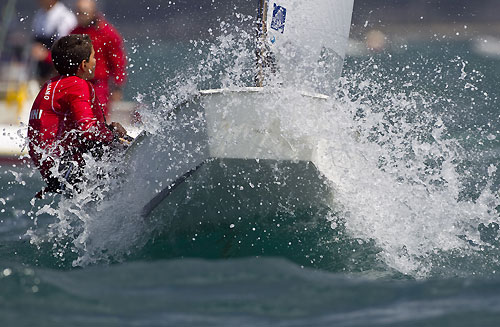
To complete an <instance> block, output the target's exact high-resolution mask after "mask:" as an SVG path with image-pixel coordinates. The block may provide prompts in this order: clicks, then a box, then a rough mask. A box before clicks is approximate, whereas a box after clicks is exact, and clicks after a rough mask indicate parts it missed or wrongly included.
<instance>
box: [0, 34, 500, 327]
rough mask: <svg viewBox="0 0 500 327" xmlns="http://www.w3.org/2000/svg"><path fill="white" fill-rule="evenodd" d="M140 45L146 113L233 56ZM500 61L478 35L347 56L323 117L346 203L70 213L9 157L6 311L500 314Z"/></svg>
mask: <svg viewBox="0 0 500 327" xmlns="http://www.w3.org/2000/svg"><path fill="white" fill-rule="evenodd" d="M235 42H236V41H235ZM128 46H129V55H130V57H131V65H132V66H131V67H129V72H130V82H129V85H128V89H127V92H128V97H129V98H130V99H134V101H138V102H140V103H141V104H142V105H143V106H144V108H143V110H144V117H145V119H146V121H147V119H149V117H155V115H161V113H162V112H163V111H162V110H163V107H165V106H167V107H168V106H169V105H171V104H172V103H176V102H178V101H181V100H182V95H183V94H184V93H185V92H187V91H185V89H189V87H191V86H193V85H194V86H196V88H208V87H210V88H214V87H220V86H221V85H224V83H227V82H225V80H224V76H225V74H226V75H227V72H228V71H229V72H234V70H232V69H233V67H234V60H233V59H234V58H233V59H232V58H226V57H224V58H226V59H227V60H226V61H222V64H220V66H217V67H212V68H211V70H208V71H207V70H206V67H200V61H201V60H204V59H203V58H204V56H205V54H206V53H210V51H211V50H210V45H193V44H192V43H191V44H180V45H179V44H156V45H154V46H152V47H151V46H147V45H144V44H143V43H142V44H132V43H131V44H128ZM236 48H237V47H236ZM198 50H199V51H198ZM228 57H230V56H229V55H228ZM219 72H222V73H220V74H219ZM499 72H500V59H497V58H495V57H494V56H492V55H490V56H485V55H483V54H481V53H478V52H477V51H476V48H475V43H473V42H444V41H432V42H421V43H410V44H404V45H394V46H392V48H389V49H388V50H387V51H385V52H382V53H367V54H364V55H358V56H354V55H353V56H348V57H347V58H346V62H345V67H344V73H343V77H342V78H341V81H340V82H339V86H338V90H337V96H336V97H335V100H334V101H335V103H336V106H338V107H339V109H338V112H337V114H335V115H333V114H332V121H331V122H329V124H331V126H332V129H331V135H330V134H328V133H329V132H328V131H329V129H325V132H324V133H326V134H328V135H326V137H327V139H328V140H330V142H331V144H330V147H328V149H329V150H328V151H327V154H328V155H329V156H330V157H328V156H327V158H331V160H332V162H333V161H335V160H340V159H339V158H343V157H344V156H345V157H348V158H350V160H346V161H345V162H343V163H344V166H343V167H342V169H343V170H342V176H340V177H336V175H335V174H333V172H332V171H330V170H329V169H328V167H329V166H328V165H325V167H326V168H325V175H326V176H327V177H328V178H330V179H332V181H333V182H334V185H336V187H337V195H338V197H337V201H336V203H335V205H333V206H332V208H330V210H326V209H325V211H314V212H287V211H283V212H279V213H277V214H276V215H275V216H273V217H267V216H266V217H264V216H259V215H258V214H255V213H252V212H248V213H247V216H248V217H250V218H248V217H246V220H245V224H240V225H238V226H237V227H236V228H232V229H230V230H229V229H228V228H227V226H222V225H221V224H219V223H216V222H211V221H204V222H203V224H202V225H201V226H200V227H197V228H195V229H193V228H191V227H189V228H182V227H178V228H176V226H182V224H176V221H169V224H164V223H161V222H160V223H155V222H149V223H146V225H147V226H144V224H142V222H141V223H140V224H138V223H137V222H136V221H134V220H131V219H129V217H127V216H126V215H124V216H119V217H118V216H115V215H100V214H99V212H94V214H93V216H91V217H87V216H85V217H84V218H82V216H79V213H78V212H76V213H74V214H75V217H76V218H74V219H73V220H71V219H70V220H66V221H61V220H58V218H57V217H58V212H57V211H55V214H54V212H52V211H50V210H51V209H50V208H56V207H57V201H58V200H57V199H54V200H52V199H48V200H45V202H43V203H34V206H33V204H32V203H30V200H31V199H32V197H33V195H34V194H35V193H36V192H37V191H38V190H40V188H41V187H42V182H41V180H40V177H39V175H38V173H37V172H35V171H34V169H33V167H29V166H27V165H26V164H19V163H18V164H15V165H12V163H2V166H1V168H0V208H1V212H0V325H2V326H34V325H36V326H271V325H272V326H497V325H498V321H499V320H500V296H499V289H500V278H499V277H498V276H497V275H498V271H499V269H500V263H499V260H498V258H499V255H500V252H499V246H500V242H499V235H498V230H499V228H498V226H499V225H498V223H500V216H499V212H498V210H499V208H498V207H497V206H498V204H499V202H498V199H499V195H498V190H499V186H500V177H499V175H498V173H497V172H496V168H497V167H498V165H499V163H500V143H499V142H500V141H499V139H500V119H499V116H500V114H499V110H498V95H499V94H500V91H498V85H500V84H499V82H500V81H499V77H498V76H499V74H498V73H499ZM192 76H194V78H193V82H192V83H191V84H190V83H188V82H189V81H188V80H189V78H191V77H192ZM221 76H222V77H221ZM251 79H252V74H251V73H248V74H246V73H243V74H241V75H239V76H238V83H242V84H244V83H247V84H248V83H251ZM179 80H181V82H180V83H179V82H178V81H179ZM238 83H236V84H238ZM188 86H189V87H188ZM188 93H189V92H188ZM341 126H344V127H349V128H352V129H353V130H355V131H356V133H354V134H356V135H357V140H355V141H352V140H347V139H343V137H347V136H345V135H351V136H352V135H353V133H347V134H342V133H341V132H337V129H336V128H339V129H340V127H341ZM354 139H356V137H354ZM336 167H338V165H337V166H336ZM44 205H47V206H48V207H45V209H44V210H45V212H46V213H44V214H38V215H37V214H34V212H36V211H39V209H38V207H40V208H44ZM208 205H210V204H208ZM82 210H83V209H82ZM186 212H189V210H186ZM181 215H182V214H181ZM78 217H80V218H78ZM178 218H179V219H185V220H188V219H192V218H193V217H178ZM234 218H235V220H237V218H238V217H234ZM164 219H165V221H166V220H168V219H169V217H164ZM82 221H84V222H85V224H83V225H82V224H81V222H82ZM65 222H67V223H68V224H69V225H72V226H73V227H71V228H66V227H67V226H63V223H65ZM148 224H149V225H148ZM51 226H52V228H51ZM111 227H117V228H111ZM106 228H110V229H109V231H108V230H107V229H106ZM137 230H141V231H144V232H143V233H139V234H140V235H137V233H135V231H137ZM33 233H35V234H36V235H37V237H38V241H37V242H34V241H33V239H34V238H33ZM54 233H55V234H57V233H60V234H57V235H54ZM83 236H85V237H86V238H83V239H84V240H85V241H86V242H87V243H86V244H85V246H82V244H81V243H78V242H79V241H80V240H82V237H83ZM115 239H116V240H117V242H116V243H114V242H111V240H115ZM131 239H134V240H136V239H138V241H137V242H135V241H131ZM40 240H41V241H40ZM107 241H110V242H109V243H106V242H107ZM95 244H107V245H108V248H107V249H105V250H103V248H102V247H99V249H100V252H92V250H93V249H95V248H93V245H95ZM113 244H118V245H116V246H115V248H113ZM86 251H87V252H86ZM79 258H80V259H81V258H84V259H81V260H78V259H79ZM89 258H90V259H91V260H87V259H89ZM86 260H87V261H86ZM75 262H76V264H75Z"/></svg>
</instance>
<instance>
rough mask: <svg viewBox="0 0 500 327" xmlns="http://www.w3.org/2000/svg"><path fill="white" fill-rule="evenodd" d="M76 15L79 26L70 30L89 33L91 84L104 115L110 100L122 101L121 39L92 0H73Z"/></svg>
mask: <svg viewBox="0 0 500 327" xmlns="http://www.w3.org/2000/svg"><path fill="white" fill-rule="evenodd" d="M76 18H77V21H78V26H77V27H76V28H75V29H74V30H73V31H72V32H71V33H72V34H88V35H89V36H90V38H91V39H92V44H93V45H94V49H95V52H96V53H95V58H96V60H97V65H96V70H95V77H94V79H93V80H92V83H93V84H94V86H95V90H96V93H97V97H98V98H99V100H100V101H101V102H102V103H103V104H105V107H104V114H105V115H106V117H107V116H108V114H109V108H108V105H109V103H110V102H111V101H119V100H121V97H122V91H121V90H122V88H123V86H124V84H125V80H126V71H125V65H126V56H125V51H124V49H123V41H122V38H121V36H120V34H118V32H117V31H116V29H115V28H114V27H113V26H112V25H111V24H110V23H109V22H107V21H106V20H105V19H104V17H103V16H102V15H100V14H99V13H98V11H97V7H96V3H95V1H94V0H79V1H78V2H77V3H76ZM110 96H111V99H110ZM110 100H111V101H110Z"/></svg>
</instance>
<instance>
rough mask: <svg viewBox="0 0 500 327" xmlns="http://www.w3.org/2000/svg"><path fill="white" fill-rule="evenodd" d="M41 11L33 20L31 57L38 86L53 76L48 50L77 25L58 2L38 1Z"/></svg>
mask: <svg viewBox="0 0 500 327" xmlns="http://www.w3.org/2000/svg"><path fill="white" fill-rule="evenodd" d="M39 3H40V7H41V9H40V10H38V11H37V13H36V14H35V17H34V20H33V36H34V43H33V45H32V47H31V57H32V58H33V60H35V62H36V64H37V71H36V75H37V79H38V81H39V83H40V84H42V83H43V82H45V81H46V80H47V79H49V78H50V77H52V76H54V75H55V73H56V71H55V69H54V66H53V64H52V58H51V55H50V51H49V49H50V48H51V47H52V45H53V44H54V42H55V41H56V40H57V39H59V38H61V37H63V36H66V35H68V34H69V33H70V32H71V31H72V30H73V29H74V28H75V27H76V24H77V20H76V16H75V15H74V14H73V13H72V12H71V11H70V10H69V9H68V8H67V7H66V6H65V5H64V4H62V3H61V2H60V1H58V0H39Z"/></svg>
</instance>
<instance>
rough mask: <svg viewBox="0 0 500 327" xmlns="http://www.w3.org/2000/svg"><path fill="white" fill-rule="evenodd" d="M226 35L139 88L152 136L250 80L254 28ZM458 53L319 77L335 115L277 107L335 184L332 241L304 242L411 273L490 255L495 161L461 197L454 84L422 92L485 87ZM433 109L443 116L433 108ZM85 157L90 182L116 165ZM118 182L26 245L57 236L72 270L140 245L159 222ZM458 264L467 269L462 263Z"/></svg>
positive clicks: (63, 204) (83, 199) (69, 203)
mask: <svg viewBox="0 0 500 327" xmlns="http://www.w3.org/2000/svg"><path fill="white" fill-rule="evenodd" d="M245 19H248V18H245ZM221 30H222V35H221V36H220V37H218V38H217V39H216V41H215V42H214V43H213V44H208V43H203V42H195V41H193V42H192V47H191V49H190V51H189V52H190V53H193V54H194V56H197V57H199V60H198V64H196V65H193V66H190V67H183V69H181V70H180V71H179V72H178V73H177V75H176V76H175V77H174V78H171V79H166V80H165V81H164V84H165V85H164V86H162V87H158V88H155V89H153V90H151V91H150V92H146V93H141V94H138V95H137V97H136V100H137V101H138V102H140V103H144V104H147V106H145V107H144V108H145V109H144V110H143V112H141V115H142V117H143V120H144V122H145V126H146V127H147V129H148V131H149V132H151V133H157V134H160V133H162V131H164V130H165V128H167V129H168V120H167V119H166V117H167V116H168V115H167V114H168V112H170V111H171V110H172V109H173V108H175V107H176V106H178V105H179V104H180V103H182V102H184V101H186V100H188V99H190V98H191V97H192V96H194V95H195V94H197V90H199V89H206V88H219V87H225V88H237V87H241V86H248V85H251V84H252V83H253V79H254V77H255V76H254V73H255V63H254V50H253V49H254V46H255V41H254V35H253V34H252V33H249V32H246V31H240V32H234V29H232V28H229V26H227V25H226V24H221ZM453 60H455V61H450V62H449V65H448V66H446V65H445V66H444V67H439V66H437V67H435V66H434V67H433V74H432V77H431V78H429V77H428V76H427V75H426V76H424V74H421V73H420V71H419V70H420V69H421V66H426V67H427V66H432V65H433V63H429V62H427V60H426V58H425V57H424V58H421V59H420V65H421V66H419V65H413V66H410V65H406V64H404V65H401V66H396V67H394V68H391V69H394V70H395V71H396V72H398V73H404V75H403V76H402V77H399V80H398V78H397V77H394V76H395V74H394V72H393V71H387V70H385V71H384V70H382V69H381V66H382V63H381V62H379V61H377V60H376V59H370V60H365V61H364V62H363V64H364V68H363V69H359V70H357V71H355V72H351V73H349V72H348V73H347V74H346V75H345V77H344V78H342V79H341V81H340V83H339V85H336V84H337V82H336V81H333V80H332V81H328V82H325V83H326V84H330V85H328V86H329V87H330V86H336V90H337V93H336V96H334V97H333V98H330V99H329V100H328V101H329V102H328V103H329V107H330V110H327V111H325V112H324V113H322V114H321V115H320V116H318V117H310V118H311V119H303V120H296V119H295V120H293V119H291V118H290V117H292V115H290V114H289V113H290V112H291V111H292V112H293V111H295V112H296V111H299V112H301V110H302V111H303V113H304V117H307V110H306V109H305V108H300V106H298V107H290V108H287V110H288V111H287V110H284V111H283V112H282V113H280V115H281V117H280V118H281V122H282V124H281V126H280V128H281V129H282V132H283V133H284V134H285V135H286V134H287V133H295V134H301V135H306V136H308V137H311V138H314V139H316V140H317V143H318V157H317V162H315V164H316V165H317V166H318V168H319V169H320V170H321V172H322V173H323V174H324V175H325V176H326V177H327V178H328V179H329V181H330V182H331V184H332V185H333V187H334V189H335V197H334V199H332V203H331V206H332V212H330V213H329V214H327V215H326V216H325V217H324V223H325V224H328V225H331V240H327V241H325V239H324V238H322V240H318V242H317V244H311V246H313V247H314V246H316V247H320V246H322V245H324V244H325V243H327V242H331V243H335V242H340V241H339V239H338V232H339V230H340V229H342V230H344V233H345V234H347V235H348V236H349V238H351V239H352V240H354V241H353V242H360V244H369V245H370V247H371V248H376V249H377V252H378V254H377V258H378V260H379V261H380V262H382V263H383V264H384V265H386V267H389V269H395V270H397V271H399V272H401V273H403V274H408V275H411V276H414V277H428V276H432V275H433V274H434V273H438V272H440V271H441V270H442V268H443V266H444V265H446V264H447V262H448V261H447V259H444V258H445V255H443V254H447V255H450V256H452V257H453V258H455V259H456V258H461V257H467V256H473V257H474V258H476V259H477V260H478V261H479V262H481V264H482V266H484V265H486V264H487V263H486V262H487V261H489V260H490V259H491V258H490V257H489V256H487V255H486V256H483V254H482V250H481V249H484V246H486V245H487V243H488V242H486V241H484V237H482V235H481V232H480V228H479V227H480V226H489V225H491V224H492V223H496V224H498V223H500V221H499V220H500V219H499V217H498V213H497V211H496V210H495V208H496V207H497V206H498V205H499V203H500V202H499V199H498V194H497V193H495V186H494V184H493V183H492V180H493V179H494V178H495V176H496V174H497V173H496V171H495V168H494V166H492V168H491V169H489V172H488V174H489V175H488V176H487V177H486V180H487V182H486V185H485V186H484V187H483V188H482V189H481V190H479V192H478V195H477V196H476V197H474V198H470V197H464V196H463V192H464V188H465V185H464V174H463V171H464V168H463V167H462V166H461V164H462V163H463V161H464V159H465V157H466V156H467V153H466V151H465V150H464V148H463V144H462V143H461V142H460V141H459V140H458V139H457V138H454V137H452V136H450V135H451V133H450V128H453V126H452V125H453V124H452V123H453V121H451V122H450V117H449V116H448V114H449V113H450V111H451V110H454V109H456V108H457V107H458V106H459V105H460V104H459V103H457V101H456V99H453V92H451V91H450V92H448V93H447V92H444V93H439V94H438V93H435V92H433V91H432V90H427V89H426V88H425V87H424V88H422V87H420V86H421V84H423V83H424V82H426V83H430V84H431V85H432V86H436V85H437V84H439V85H442V84H443V83H444V84H446V85H448V84H449V81H450V79H449V77H450V76H451V75H452V74H451V73H450V71H454V70H453V67H455V68H456V69H455V71H456V72H457V73H458V76H457V77H458V80H460V81H462V82H461V83H463V85H464V89H466V90H467V92H481V88H480V87H478V86H474V87H471V85H476V84H477V81H478V76H479V75H480V74H478V73H477V72H472V73H467V72H468V70H467V63H466V62H465V61H462V60H460V59H457V58H454V59H453ZM457 60H458V61H457ZM417 62H418V61H417ZM443 76H444V81H443ZM451 77H452V76H451ZM281 82H282V79H281V78H280V76H279V73H278V74H277V75H276V76H274V77H272V78H270V79H268V80H267V87H268V88H269V89H271V90H272V89H273V88H275V89H276V92H275V93H274V95H276V96H278V97H280V96H281V97H293V96H295V95H296V93H297V89H296V88H284V87H281ZM419 85H420V86H419ZM323 86H325V85H323ZM325 87H326V86H325ZM329 87H327V88H329ZM447 88H448V89H449V86H448V87H447ZM447 88H443V89H447ZM467 94H468V93H467ZM483 95H484V94H483ZM461 96H465V95H461ZM459 100H460V99H459ZM436 107H443V108H445V109H446V108H447V109H449V110H450V111H446V110H440V111H436ZM88 160H89V164H88V166H87V167H88V170H87V171H86V174H89V176H90V177H92V174H94V175H95V173H96V171H99V170H100V169H101V170H104V171H106V172H107V173H111V172H112V171H113V170H115V169H117V165H116V164H106V163H103V162H96V161H92V159H91V158H88ZM465 170H467V168H465ZM89 179H90V180H91V178H89ZM123 182H124V181H119V180H107V179H100V180H99V182H98V183H97V184H93V185H86V188H85V192H82V193H81V194H78V195H77V196H75V197H74V198H73V199H62V200H61V201H60V202H59V203H58V204H57V205H56V206H55V208H53V207H43V208H42V209H41V210H40V211H39V214H41V213H49V214H51V215H54V216H55V217H56V221H55V222H54V223H53V224H52V225H50V226H49V232H48V234H46V235H43V237H41V238H37V236H36V235H35V234H32V241H33V242H34V243H35V244H40V242H51V243H53V244H54V249H55V253H56V255H58V256H60V257H62V258H64V257H65V256H67V255H68V253H69V254H73V256H74V257H75V260H74V262H73V264H74V265H86V264H89V263H94V262H99V261H103V260H104V261H109V260H114V259H116V258H123V256H126V255H127V254H128V253H130V252H133V251H134V249H135V248H140V247H141V246H142V245H143V244H144V243H145V242H147V241H148V239H149V238H150V237H151V235H152V234H151V232H152V230H154V229H155V228H156V227H157V226H151V225H148V223H146V222H145V221H144V220H143V219H142V218H141V217H140V215H139V213H138V212H137V208H136V207H134V202H133V201H132V200H131V199H133V196H130V194H129V195H128V196H127V195H126V194H125V193H123V192H122V193H119V192H118V193H116V195H115V196H112V195H109V192H108V190H110V189H112V188H113V187H117V188H118V189H120V187H121V186H120V185H113V183H123ZM496 239H497V236H496V235H494V236H493V240H494V241H495V240H496ZM490 243H491V242H490ZM331 255H332V256H333V254H331ZM349 255H353V254H352V253H351V254H346V256H349ZM70 257H71V256H70ZM482 266H481V267H482ZM462 268H463V269H465V271H463V272H464V273H466V274H467V273H471V272H470V270H467V269H469V268H468V267H462ZM474 269H475V270H474V271H476V270H479V269H481V268H474ZM494 269H495V267H494V266H493V268H491V269H489V271H493V270H494ZM352 270H355V268H353V269H352ZM448 273H450V272H448ZM451 273H456V271H453V272H451Z"/></svg>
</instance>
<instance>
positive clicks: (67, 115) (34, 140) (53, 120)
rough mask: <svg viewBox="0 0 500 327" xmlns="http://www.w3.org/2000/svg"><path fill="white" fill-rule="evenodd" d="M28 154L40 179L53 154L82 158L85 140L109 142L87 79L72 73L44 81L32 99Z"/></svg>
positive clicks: (46, 175) (109, 134) (47, 173)
mask: <svg viewBox="0 0 500 327" xmlns="http://www.w3.org/2000/svg"><path fill="white" fill-rule="evenodd" d="M28 140H29V155H30V157H31V159H32V160H33V162H34V163H35V165H36V166H37V168H38V169H39V170H40V173H41V174H42V176H43V177H44V179H46V180H47V179H48V178H49V177H50V176H51V172H50V169H51V168H52V167H53V166H54V158H60V157H62V156H70V157H71V158H72V160H75V161H77V162H79V163H82V162H83V158H82V156H81V155H82V153H83V152H85V151H86V149H87V148H88V146H89V144H98V143H102V144H110V143H111V142H112V141H113V133H112V132H111V131H110V130H109V129H108V128H107V127H106V123H105V120H104V117H103V114H102V109H101V108H100V104H99V102H98V100H97V98H96V96H95V91H94V88H93V86H92V84H91V83H90V82H87V81H85V80H83V79H81V78H79V77H76V76H57V77H54V78H52V79H50V80H49V81H47V82H46V83H45V84H44V85H43V87H42V89H41V90H40V93H38V96H37V97H36V99H35V102H34V103H33V107H32V108H31V112H30V119H29V125H28Z"/></svg>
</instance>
